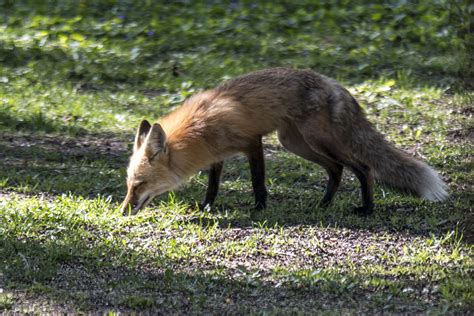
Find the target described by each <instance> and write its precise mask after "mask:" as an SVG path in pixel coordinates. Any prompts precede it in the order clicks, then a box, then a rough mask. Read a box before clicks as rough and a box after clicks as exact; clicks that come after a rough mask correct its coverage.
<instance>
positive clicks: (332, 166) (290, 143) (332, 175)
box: [278, 123, 344, 207]
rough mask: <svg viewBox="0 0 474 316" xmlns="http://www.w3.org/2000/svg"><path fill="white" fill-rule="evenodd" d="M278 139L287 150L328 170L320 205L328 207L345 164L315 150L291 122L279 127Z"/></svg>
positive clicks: (339, 181)
mask: <svg viewBox="0 0 474 316" xmlns="http://www.w3.org/2000/svg"><path fill="white" fill-rule="evenodd" d="M278 139H279V140H280V143H281V144H282V145H283V147H285V148H286V149H287V150H289V151H291V152H292V153H294V154H296V155H298V156H300V157H302V158H304V159H306V160H309V161H312V162H314V163H317V164H318V165H320V166H322V167H323V168H324V169H325V170H326V172H327V173H328V176H329V180H328V183H327V186H326V192H325V193H324V196H323V198H322V199H321V201H320V202H319V206H320V207H327V206H328V205H329V204H330V203H331V201H332V199H333V198H334V195H335V194H336V191H337V188H338V187H339V184H340V183H341V176H342V170H343V169H344V167H343V165H341V164H339V163H338V162H336V161H335V160H332V159H331V158H329V157H327V156H325V155H323V154H321V153H320V151H315V150H313V149H312V148H311V147H310V146H309V145H308V144H307V143H306V142H305V140H304V139H303V135H301V133H300V132H299V131H298V130H297V128H296V127H295V126H292V124H290V123H289V124H287V125H285V126H283V127H281V128H280V129H278Z"/></svg>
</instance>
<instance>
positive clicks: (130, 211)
mask: <svg viewBox="0 0 474 316" xmlns="http://www.w3.org/2000/svg"><path fill="white" fill-rule="evenodd" d="M152 199H153V196H152V195H148V196H138V194H136V193H134V192H133V191H132V190H129V192H128V193H127V196H126V197H125V200H124V201H123V203H122V213H123V215H135V214H137V212H138V211H139V210H140V209H142V208H144V207H145V206H146V205H147V204H148V203H149V202H150V201H151V200H152Z"/></svg>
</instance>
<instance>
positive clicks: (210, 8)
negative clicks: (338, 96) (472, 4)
mask: <svg viewBox="0 0 474 316" xmlns="http://www.w3.org/2000/svg"><path fill="white" fill-rule="evenodd" d="M469 10H470V9H469V7H468V4H467V2H463V1H454V2H453V1H449V2H448V1H437V2H431V1H419V2H417V3H416V4H414V3H409V4H408V3H404V2H397V1H387V2H384V5H379V4H366V3H365V2H364V1H355V2H354V1H350V2H349V1H339V2H334V1H321V2H318V3H315V2H311V3H306V5H304V6H303V5H301V6H300V5H297V4H290V3H286V2H283V1H281V2H280V1H277V2H272V4H270V3H269V4H263V3H260V2H258V3H257V2H255V3H247V2H240V1H236V2H231V3H224V2H219V1H210V2H209V1H208V2H205V3H197V2H192V3H191V2H189V3H187V2H185V1H179V2H174V3H173V4H161V5H156V4H154V3H152V2H151V1H143V2H140V1H95V2H94V3H92V2H91V3H89V2H86V1H83V2H80V3H79V4H77V3H76V2H75V1H60V2H56V1H48V2H43V3H40V2H37V1H1V0H0V161H1V162H0V312H11V313H14V312H19V313H41V312H47V313H54V312H56V313H58V312H65V313H81V312H83V313H87V312H101V313H108V314H116V313H123V312H125V313H127V312H144V313H147V312H148V313H180V314H181V313H188V314H193V313H194V314H196V313H199V314H202V313H206V314H207V313H214V314H222V313H232V314H265V313H267V314H287V313H293V314H301V313H310V314H312V313H318V312H319V313H328V314H340V313H349V314H353V313H362V314H373V313H396V314H398V313H400V314H417V313H431V314H446V313H448V314H458V313H468V312H469V311H470V310H472V308H473V307H474V291H473V289H474V279H473V277H472V275H473V272H474V260H473V259H474V256H473V251H474V248H473V241H474V235H473V231H474V226H473V223H474V220H473V216H472V205H473V203H474V196H473V194H472V188H473V184H474V177H473V174H472V170H473V164H472V150H473V148H472V142H471V141H470V140H469V138H472V129H473V124H472V113H473V112H472V101H473V94H472V82H473V81H472V70H471V69H473V68H472V61H471V60H470V59H469V56H468V54H467V52H468V51H469V50H470V49H471V48H472V34H470V33H469V32H468V30H469V29H468V21H469ZM282 65H283V66H291V67H298V68H312V69H314V70H317V71H319V72H321V73H324V74H326V75H328V76H331V77H334V78H337V79H338V80H339V81H341V82H342V83H343V84H344V85H345V86H346V87H347V88H348V89H349V90H350V91H351V92H352V93H353V94H354V96H355V97H356V98H357V99H358V100H359V101H360V103H361V104H362V105H363V107H364V108H365V111H366V113H367V115H368V118H369V119H370V121H371V122H373V123H374V125H375V126H376V127H377V129H378V130H380V131H381V132H383V133H384V134H385V135H387V138H388V139H390V140H391V141H392V142H394V143H395V144H397V145H398V146H399V147H401V148H403V149H405V150H407V151H408V152H410V153H412V154H413V155H415V156H417V157H418V158H420V159H423V160H425V161H427V162H428V163H429V164H430V165H432V166H433V167H434V168H436V169H437V170H439V171H440V173H441V174H442V176H443V178H444V179H445V180H446V182H447V184H448V185H449V191H450V193H451V197H450V199H448V200H447V201H445V202H443V203H436V204H435V203H429V202H426V201H422V200H420V199H417V198H414V197H407V196H402V195H400V194H399V193H397V192H394V191H391V190H389V189H386V188H383V187H380V186H377V188H376V190H375V200H376V203H377V206H376V210H375V213H374V214H373V215H371V216H369V217H360V216H357V215H355V214H353V213H352V211H351V210H352V208H353V207H354V206H355V205H357V203H359V191H358V184H357V181H356V180H355V179H354V176H353V175H352V174H351V173H349V172H347V173H345V174H344V179H343V184H342V186H341V188H340V190H339V192H338V194H337V196H336V199H335V201H334V203H333V204H332V205H331V206H330V207H329V208H327V209H318V208H317V207H316V205H317V202H318V201H319V199H320V198H321V197H322V194H323V191H324V188H325V182H326V175H325V173H324V171H323V170H322V168H320V167H318V166H316V165H314V164H312V163H310V162H308V161H305V160H302V159H301V158H298V157H296V156H294V155H292V154H290V153H288V152H287V151H285V150H284V149H283V148H282V147H281V146H280V145H279V144H278V141H277V138H276V135H273V134H272V135H269V136H267V137H266V138H265V140H264V141H265V154H266V164H267V186H268V189H269V193H270V194H269V201H268V208H267V209H266V210H264V211H255V210H253V208H252V204H253V196H252V190H251V184H250V180H249V178H250V174H249V170H248V167H247V164H248V163H247V161H246V160H245V159H244V157H240V156H238V157H235V158H232V159H230V160H229V161H228V162H226V166H225V169H224V177H223V182H222V185H221V191H220V195H219V196H218V199H217V201H216V205H215V208H213V209H212V210H206V211H199V210H197V208H196V202H197V201H199V200H200V199H201V198H202V196H203V194H204V192H205V189H206V183H207V177H206V173H205V172H201V173H198V174H197V175H195V176H194V177H193V178H192V179H190V181H189V182H188V183H187V184H186V185H185V186H184V187H183V188H181V190H178V191H176V192H173V193H170V194H165V195H163V196H162V197H160V198H157V199H155V201H154V202H153V203H152V204H151V205H150V206H149V207H148V208H146V209H145V210H143V211H141V212H140V213H138V214H137V215H136V216H131V217H124V216H122V215H121V214H120V211H119V203H120V202H121V199H123V197H124V194H125V175H126V171H125V170H126V165H127V159H128V155H129V154H130V151H131V143H132V140H133V136H134V131H135V128H136V126H137V125H138V123H139V122H140V120H141V119H143V118H147V119H150V120H155V119H157V118H158V117H159V116H161V115H163V114H165V113H167V112H168V111H170V110H171V109H173V108H174V107H175V106H177V105H179V104H180V103H181V102H182V101H183V100H184V99H185V98H186V97H188V96H189V95H191V94H193V93H195V92H197V91H199V90H201V89H206V88H209V87H212V86H214V85H216V84H217V83H219V82H221V81H222V80H224V79H226V78H230V77H232V76H235V75H239V74H243V73H245V72H248V71H251V70H254V69H260V68H265V67H271V66H282Z"/></svg>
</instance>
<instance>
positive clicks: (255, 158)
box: [247, 137, 267, 210]
mask: <svg viewBox="0 0 474 316" xmlns="http://www.w3.org/2000/svg"><path fill="white" fill-rule="evenodd" d="M247 157H248V159H249V164H250V174H251V176H252V187H253V192H254V194H255V209H257V210H261V209H264V208H265V207H266V206H267V189H266V187H265V160H264V156H263V147H262V137H258V139H257V140H256V141H255V142H254V143H253V144H252V145H251V146H249V148H248V151H247Z"/></svg>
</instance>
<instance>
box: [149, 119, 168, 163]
mask: <svg viewBox="0 0 474 316" xmlns="http://www.w3.org/2000/svg"><path fill="white" fill-rule="evenodd" d="M145 146H146V147H145V154H146V155H147V157H148V160H150V161H151V160H152V159H153V158H155V157H156V155H158V154H160V153H164V152H166V134H165V131H164V130H163V128H162V127H161V125H160V124H158V123H155V124H153V126H152V127H151V130H150V132H149V133H148V136H147V137H146V140H145Z"/></svg>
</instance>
